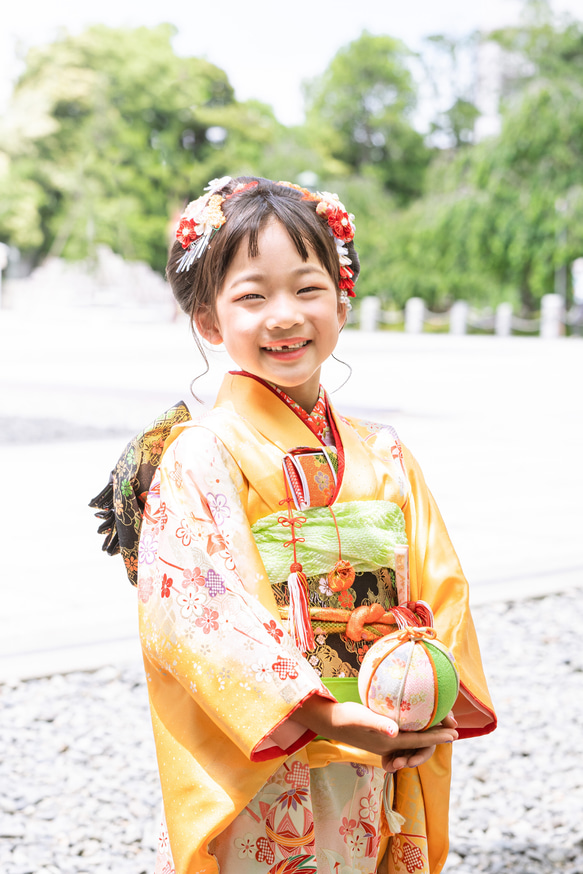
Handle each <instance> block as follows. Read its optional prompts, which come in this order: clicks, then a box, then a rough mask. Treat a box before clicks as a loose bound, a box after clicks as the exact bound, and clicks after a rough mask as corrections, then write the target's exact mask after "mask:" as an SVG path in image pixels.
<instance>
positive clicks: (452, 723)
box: [441, 710, 458, 728]
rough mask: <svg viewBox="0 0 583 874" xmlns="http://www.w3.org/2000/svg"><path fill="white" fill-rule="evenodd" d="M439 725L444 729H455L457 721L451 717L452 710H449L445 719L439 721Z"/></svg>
mask: <svg viewBox="0 0 583 874" xmlns="http://www.w3.org/2000/svg"><path fill="white" fill-rule="evenodd" d="M441 725H443V726H444V727H445V728H457V726H458V723H457V719H456V718H455V716H454V715H453V711H452V710H450V711H449V713H448V714H447V716H446V717H445V719H443V720H442V721H441Z"/></svg>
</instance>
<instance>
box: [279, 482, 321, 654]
mask: <svg viewBox="0 0 583 874" xmlns="http://www.w3.org/2000/svg"><path fill="white" fill-rule="evenodd" d="M284 481H285V492H286V497H285V498H284V499H283V501H280V502H279V503H280V504H287V513H288V515H287V516H280V517H279V518H278V520H277V521H278V522H279V523H280V525H284V526H286V527H288V528H289V529H290V532H291V538H290V539H289V540H287V541H286V542H285V543H284V544H283V545H284V546H285V547H287V546H291V547H292V548H293V552H294V560H293V562H292V564H291V565H290V569H289V570H290V573H289V577H288V578H287V586H288V590H289V632H290V634H291V636H292V637H293V639H294V641H295V643H296V646H297V647H298V649H299V650H301V652H303V653H306V652H308V650H311V649H314V647H315V646H316V640H315V638H314V631H313V629H312V623H311V622H310V600H309V589H308V579H307V577H306V575H305V573H304V569H303V568H302V566H301V564H300V562H299V561H298V558H297V553H296V543H304V542H305V538H304V537H297V536H296V528H301V527H302V525H303V524H304V522H305V521H306V517H305V516H294V514H293V512H292V503H293V499H292V497H291V495H290V493H289V487H288V484H287V480H286V479H285V477H284Z"/></svg>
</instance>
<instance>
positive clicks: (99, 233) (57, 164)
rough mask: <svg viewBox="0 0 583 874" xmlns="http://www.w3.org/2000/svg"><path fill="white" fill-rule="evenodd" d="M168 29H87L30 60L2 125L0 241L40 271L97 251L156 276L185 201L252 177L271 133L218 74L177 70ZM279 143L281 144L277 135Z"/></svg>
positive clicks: (267, 115) (262, 114) (273, 127)
mask: <svg viewBox="0 0 583 874" xmlns="http://www.w3.org/2000/svg"><path fill="white" fill-rule="evenodd" d="M173 35H174V28H173V27H172V26H171V25H160V26H158V27H155V28H152V29H148V28H144V27H141V28H137V29H110V28H107V27H104V26H95V27H92V28H90V29H88V30H87V31H85V32H84V33H82V34H81V35H80V36H68V35H63V36H62V37H61V38H60V39H58V40H57V41H56V42H54V43H52V44H50V45H47V46H43V47H40V48H35V49H31V50H30V51H29V53H28V55H27V58H26V68H25V71H24V73H23V74H22V76H21V77H20V79H19V81H18V82H17V85H16V87H15V90H14V94H13V99H12V102H11V105H10V107H9V110H8V112H7V113H6V115H5V117H4V118H3V120H2V122H1V124H0V178H1V179H2V184H3V191H4V197H3V200H2V206H1V207H0V233H1V234H2V236H3V237H4V238H5V239H7V240H8V241H9V242H11V243H12V244H13V245H16V246H18V247H20V248H21V249H22V250H23V251H24V252H25V253H26V252H28V253H32V255H33V256H34V258H35V260H39V259H40V258H42V257H43V256H44V255H46V254H47V253H52V254H55V255H64V256H65V257H67V258H73V259H74V258H83V257H86V256H88V255H91V254H92V252H93V251H94V247H95V245H96V244H98V243H105V244H107V245H109V246H110V247H111V248H112V249H113V250H114V251H116V252H119V253H120V254H122V255H124V256H125V257H127V258H130V259H141V260H144V261H147V262H148V263H150V264H151V265H152V266H154V267H156V268H157V269H159V270H162V269H163V267H164V264H165V261H166V250H167V236H168V222H169V219H170V217H171V215H172V213H173V212H175V211H176V210H177V209H178V208H179V207H180V206H181V205H182V203H183V198H184V196H185V194H188V193H189V192H195V193H197V194H198V193H200V191H201V190H202V187H203V186H204V185H205V184H206V183H207V181H208V180H209V179H211V178H213V177H216V176H221V175H223V174H224V173H226V172H231V173H233V172H257V171H258V169H259V168H260V165H261V157H262V154H263V151H264V149H265V148H266V147H267V145H268V144H269V143H271V142H272V141H274V140H276V139H277V137H278V131H279V128H280V126H279V125H278V124H277V122H276V120H275V119H274V117H273V114H272V112H271V110H270V109H269V108H268V107H266V106H263V105H262V104H260V103H258V102H255V101H249V102H247V103H238V102H237V101H236V100H235V97H234V93H233V89H232V87H231V85H230V84H229V81H228V79H227V76H226V74H225V73H224V72H223V71H222V70H220V69H218V68H217V67H215V66H213V65H212V64H210V63H208V62H207V61H204V60H200V59H198V58H179V57H178V56H177V55H176V54H175V53H174V51H173V49H172V46H171V38H172V36H173ZM279 135H280V134H279Z"/></svg>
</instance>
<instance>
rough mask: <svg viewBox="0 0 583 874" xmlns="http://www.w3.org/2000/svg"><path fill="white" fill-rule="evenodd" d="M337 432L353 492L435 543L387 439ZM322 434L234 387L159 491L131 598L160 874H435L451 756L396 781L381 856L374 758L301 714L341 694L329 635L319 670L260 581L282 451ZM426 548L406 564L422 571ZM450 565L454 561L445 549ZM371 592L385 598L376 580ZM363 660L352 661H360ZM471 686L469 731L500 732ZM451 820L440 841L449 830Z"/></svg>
mask: <svg viewBox="0 0 583 874" xmlns="http://www.w3.org/2000/svg"><path fill="white" fill-rule="evenodd" d="M229 380H230V383H236V391H235V389H234V388H233V387H232V386H231V385H230V384H229ZM270 405H271V406H270ZM233 407H235V411H234V412H233V410H232V408H233ZM237 407H238V409H237ZM290 416H291V417H292V418H289V417H290ZM286 417H287V418H286ZM296 420H297V424H294V423H295V422H296ZM333 424H334V423H333ZM336 425H337V426H338V427H339V428H341V431H342V445H341V446H339V447H338V449H339V462H340V467H339V470H340V473H339V477H340V479H342V476H343V479H342V485H341V495H342V498H343V499H344V500H354V499H356V498H358V496H359V494H360V492H363V493H364V492H366V495H367V498H373V499H379V498H382V499H387V498H388V499H390V500H396V501H397V502H400V503H401V505H402V506H403V507H405V513H406V520H407V524H408V526H409V532H408V536H409V538H411V533H412V532H413V528H412V525H417V526H418V527H419V526H420V525H423V526H427V525H430V524H432V525H437V526H438V530H437V529H436V533H437V536H439V537H441V534H442V531H441V528H439V524H438V522H437V521H436V522H433V523H430V521H428V517H427V512H426V511H425V510H424V509H423V504H422V499H423V500H425V497H424V492H423V488H424V484H422V485H421V486H415V483H414V489H413V492H412V496H413V497H415V494H416V493H415V488H417V489H418V491H419V495H420V497H419V498H418V499H417V504H418V506H419V509H418V510H416V512H417V514H418V516H422V518H421V520H420V521H416V520H415V519H413V517H412V510H411V509H410V507H411V506H412V499H410V498H409V497H408V495H407V493H406V489H404V488H403V482H402V481H400V480H399V475H398V467H397V466H396V463H395V459H394V458H393V457H392V456H391V452H392V450H391V447H392V446H394V439H393V437H392V435H391V433H387V431H388V429H383V428H382V427H379V426H368V425H366V424H362V425H361V424H356V425H355V424H353V423H351V422H349V421H346V420H344V421H342V422H341V420H340V419H337V420H336ZM278 429H281V432H282V434H283V437H282V438H280V436H279V433H278ZM294 429H295V430H294ZM268 432H269V433H268ZM288 433H289V435H290V436H289V438H288V436H287V435H288ZM288 439H289V441H292V442H288V443H287V445H286V444H285V443H284V442H282V440H283V441H285V440H288ZM319 440H320V438H319V437H317V436H315V435H314V434H312V433H311V431H310V429H309V427H306V423H304V422H302V421H301V420H300V418H299V416H298V415H297V414H295V413H294V412H293V410H290V408H289V407H288V406H287V405H286V404H285V403H284V401H283V400H282V399H280V398H278V397H275V396H274V393H273V391H272V390H270V389H269V388H268V387H266V386H263V385H261V384H259V383H257V381H256V380H254V379H248V378H245V377H244V376H238V377H236V378H234V377H230V378H227V381H226V389H225V390H224V391H223V392H222V395H221V396H219V402H218V408H217V409H216V410H215V411H213V412H211V413H210V414H208V415H207V416H205V417H203V418H202V419H200V420H198V421H197V422H194V423H191V424H188V425H183V426H179V427H178V428H175V429H174V432H173V440H172V441H171V442H169V444H167V446H166V449H165V451H164V454H163V457H162V461H161V464H160V467H159V469H158V471H157V473H156V475H155V477H154V480H153V482H152V486H151V489H150V493H149V497H148V501H147V504H146V509H145V515H144V521H143V527H142V533H141V538H140V545H139V575H138V579H139V582H138V598H139V607H140V611H139V613H140V635H141V639H142V646H143V652H144V663H145V667H146V675H147V680H148V691H149V697H150V708H151V714H152V723H153V729H154V737H155V741H156V748H157V756H158V764H159V768H160V777H161V785H162V792H163V797H164V813H165V820H164V823H163V826H162V830H161V834H160V843H159V854H158V861H157V865H156V874H174V872H178V874H195V872H196V874H203V872H204V874H207V872H208V874H211V872H213V874H216V872H218V871H221V872H227V874H246V872H249V874H251V872H253V874H263V872H264V874H276V872H277V874H284V872H286V874H291V872H294V871H298V872H300V871H305V872H319V874H328V872H330V874H352V872H354V874H356V872H360V874H368V872H374V871H377V870H379V871H381V870H382V871H385V870H386V871H388V872H391V874H405V872H407V874H430V872H431V874H434V872H437V871H439V870H441V867H442V865H443V862H444V861H445V855H446V852H447V835H446V832H447V782H446V783H443V780H444V777H447V774H448V769H449V758H448V757H449V754H450V750H443V751H441V750H438V752H437V753H436V754H435V756H434V757H433V758H435V768H434V769H433V770H432V769H431V768H429V769H426V771H425V773H424V774H421V771H422V770H423V769H419V771H420V773H419V774H418V773H417V770H414V771H412V772H410V773H409V774H407V775H404V776H403V778H401V775H399V776H398V778H397V780H396V789H395V806H396V808H397V809H399V811H400V812H401V813H403V815H404V816H405V819H406V822H405V826H404V827H403V832H402V834H401V835H397V836H394V837H393V838H392V839H391V840H390V843H389V846H388V849H387V836H386V835H382V834H381V820H380V801H381V790H382V787H383V780H384V773H383V771H382V769H381V768H380V767H379V766H380V760H379V759H378V757H376V756H373V755H371V754H368V753H364V752H363V751H360V750H356V749H354V748H351V747H344V746H343V745H342V744H337V743H333V742H329V741H326V740H322V739H316V738H315V736H314V733H313V732H311V731H308V730H306V729H305V728H304V727H303V726H301V725H300V724H299V723H298V722H296V721H295V720H294V712H295V710H296V708H297V707H298V706H300V705H301V704H302V702H303V701H305V700H306V699H307V698H308V697H309V696H311V695H315V694H316V695H321V696H324V697H328V698H332V695H331V693H330V692H329V691H328V690H327V689H326V687H325V686H324V684H323V683H322V681H321V678H320V674H324V675H325V676H326V675H328V676H330V675H331V674H330V673H328V670H329V668H326V665H325V664H323V663H322V659H321V658H320V654H321V653H322V651H323V648H324V644H323V643H322V642H321V646H320V649H319V650H317V652H318V654H319V656H318V658H319V663H318V664H314V665H312V664H311V663H310V654H308V657H307V658H305V657H304V656H303V655H302V654H301V653H300V651H299V650H298V649H297V648H296V646H295V645H294V643H293V642H292V640H291V638H290V637H289V636H288V634H287V632H286V630H285V627H284V625H283V624H282V622H281V621H280V618H279V611H278V607H277V602H278V601H279V602H280V603H281V599H282V598H283V597H284V594H283V593H282V592H279V594H278V593H277V592H276V591H274V589H273V587H272V585H271V583H270V581H269V579H268V578H267V575H266V571H265V568H264V566H263V563H262V561H261V558H260V555H259V552H258V549H257V545H256V543H255V541H254V538H253V535H252V532H251V524H253V523H254V522H255V521H256V520H257V519H260V518H262V517H265V516H268V515H269V513H271V512H275V511H276V510H277V507H278V502H279V500H280V499H281V497H282V494H283V475H282V474H281V459H282V455H283V453H284V452H286V451H287V450H288V449H289V448H291V447H292V446H294V445H295V446H299V445H305V444H306V443H307V445H313V446H318V445H320V443H319ZM310 441H311V442H310ZM383 441H384V442H383ZM373 446H374V447H376V449H375V452H371V448H372V447H373ZM378 447H381V448H380V449H378ZM384 447H387V448H386V449H385V448H384ZM357 458H358V459H361V461H359V463H358V465H356V464H355V465H353V468H351V467H350V466H349V465H351V464H352V463H353V459H357ZM369 459H370V462H369ZM343 465H347V466H346V469H345V470H344V467H343ZM410 470H411V468H410ZM342 489H343V490H344V491H343V492H342ZM375 490H376V491H375ZM407 502H409V503H407ZM427 506H429V505H427ZM441 524H442V523H441ZM443 530H444V529H443ZM413 533H414V532H413ZM433 536H434V535H433V534H432V535H431V537H433ZM445 537H446V535H445ZM439 542H440V543H443V542H444V541H443V537H441V540H440V541H439ZM421 556H422V554H421V552H420V553H419V557H416V553H414V554H413V556H412V558H413V569H414V573H416V571H415V568H416V566H419V567H421V566H422V557H421ZM444 556H445V557H444V559H443V561H450V558H449V557H448V556H449V552H447V555H445V552H444ZM440 560H441V559H440ZM450 563H452V562H450ZM444 567H445V565H444ZM452 567H453V571H451V572H450V571H447V573H449V574H450V576H451V574H452V573H458V571H457V566H456V565H455V562H453V563H452ZM430 571H431V573H432V574H433V570H431V569H430ZM427 573H429V571H427ZM435 578H436V580H438V578H439V583H438V582H436V583H435V584H434V583H433V582H432V581H431V579H430V578H428V579H429V580H430V582H429V583H428V588H427V592H425V591H424V590H420V591H421V594H422V595H425V597H426V598H427V599H428V600H430V602H432V601H434V600H435V601H436V602H437V601H438V600H439V599H440V598H442V597H443V596H442V594H441V589H439V585H440V584H441V567H440V569H439V571H435ZM382 579H383V580H384V582H383V586H384V588H383V592H384V593H385V595H386V596H387V597H392V596H393V595H394V586H393V580H392V579H391V578H390V576H388V577H387V576H385V577H382ZM462 579H463V578H462ZM373 580H374V578H373ZM377 582H378V580H377ZM456 585H457V584H456ZM459 585H461V583H460V584H459ZM459 585H458V589H457V590H455V591H453V597H454V599H455V601H454V603H455V604H456V605H457V604H458V603H461V607H460V608H459V609H460V616H461V617H462V619H463V623H465V625H464V630H463V631H464V633H463V644H460V645H462V646H463V647H466V648H468V647H469V648H470V650H472V648H473V646H474V644H473V638H472V636H471V627H470V626H468V625H467V623H468V621H469V620H468V619H467V617H466V613H465V607H464V606H463V602H462V601H460V596H459V591H461V589H459ZM464 585H465V581H464ZM432 586H433V587H434V588H435V593H436V594H435V598H434V596H433V590H432V589H431V587H432ZM372 588H374V582H373V585H372V586H371V584H370V581H368V585H367V587H363V588H362V591H360V592H359V591H357V589H355V590H354V596H355V599H356V602H357V603H358V601H359V600H360V599H361V598H363V597H366V596H367V595H368V593H369V592H370V590H371V589H372ZM365 589H366V593H367V595H366V596H365ZM376 591H377V596H378V592H379V589H378V586H377V590H376ZM373 595H374V592H373ZM383 597H384V595H383ZM412 597H419V594H418V593H417V592H414V593H413V595H412ZM437 618H439V613H437ZM462 619H460V622H461V621H462ZM460 628H461V625H460ZM468 628H470V631H469V632H468V630H467V629H468ZM440 636H443V635H442V633H441V632H440ZM454 636H455V635H454ZM460 640H461V639H460ZM454 643H455V641H454ZM358 655H359V654H358V653H353V654H349V656H350V658H351V659H354V658H356V659H357V661H356V662H354V665H356V666H357V664H358V661H359V660H360V659H359V658H358ZM472 656H474V653H473V650H472ZM345 657H346V654H345V655H343V656H342V658H345ZM324 661H325V660H324ZM457 661H458V663H459V662H460V658H459V655H458V656H457ZM467 661H468V662H470V659H469V658H468V659H467ZM476 665H478V668H479V656H478V661H476V658H475V657H473V658H472V660H471V671H473V672H474V673H476V671H477V668H476ZM336 672H337V671H336ZM349 672H350V673H354V667H353V666H351V667H350V670H349ZM331 673H334V670H332V672H331ZM462 679H464V678H462ZM465 682H466V686H465V687H464V688H465V689H467V698H466V704H465V705H464V707H465V708H466V710H467V712H468V713H469V714H471V716H469V717H468V725H469V726H473V725H475V726H476V728H475V729H474V728H472V727H470V728H469V729H468V731H469V732H471V733H483V732H484V731H485V730H486V731H487V730H491V729H492V728H493V726H494V723H493V714H492V711H491V705H490V704H489V699H488V698H487V690H486V689H485V685H484V684H483V680H481V675H480V674H479V672H478V673H477V674H476V679H475V681H474V677H473V675H472V674H469V675H468V677H467V679H465ZM470 689H471V690H472V691H470ZM475 690H477V691H475ZM478 695H479V697H478ZM482 702H485V703H482ZM476 714H477V716H476ZM424 767H425V766H424ZM434 774H435V776H433V775H434ZM434 788H435V804H434V805H433V807H431V804H430V806H429V809H430V810H431V811H433V812H432V816H433V819H432V823H433V832H434V833H436V834H437V835H438V840H436V841H435V846H434V847H433V849H431V847H430V846H429V845H428V841H427V834H428V826H427V823H426V821H425V817H426V808H427V804H428V802H427V800H426V796H427V795H428V793H429V795H432V794H433V790H434ZM444 793H445V794H444ZM442 824H444V826H445V834H444V835H443V834H442V835H439V831H440V829H441V831H443V828H442ZM385 851H386V852H385ZM381 858H382V859H383V861H382V862H381ZM432 859H433V862H432Z"/></svg>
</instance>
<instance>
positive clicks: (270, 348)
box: [263, 340, 310, 352]
mask: <svg viewBox="0 0 583 874" xmlns="http://www.w3.org/2000/svg"><path fill="white" fill-rule="evenodd" d="M309 342H310V341H309V340H300V341H299V342H298V343H290V344H289V345H286V344H284V343H282V344H281V346H264V347H263V348H264V349H265V351H266V352H295V351H296V349H303V347H304V346H307V345H308V343H309Z"/></svg>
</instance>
